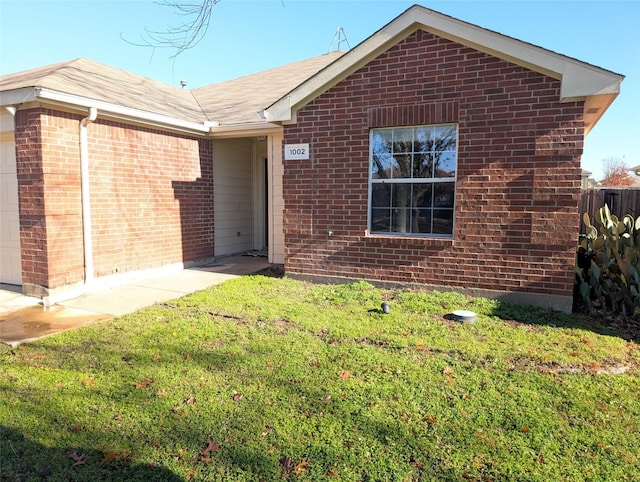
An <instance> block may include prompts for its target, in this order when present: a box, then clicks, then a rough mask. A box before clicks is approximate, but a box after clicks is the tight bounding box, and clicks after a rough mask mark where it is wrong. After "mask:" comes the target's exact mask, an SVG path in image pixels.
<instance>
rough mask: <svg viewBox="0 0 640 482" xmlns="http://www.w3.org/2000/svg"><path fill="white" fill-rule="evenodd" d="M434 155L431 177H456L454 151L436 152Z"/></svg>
mask: <svg viewBox="0 0 640 482" xmlns="http://www.w3.org/2000/svg"><path fill="white" fill-rule="evenodd" d="M434 156H435V160H434V169H433V177H456V155H455V152H450V151H445V152H436V153H435V154H434Z"/></svg>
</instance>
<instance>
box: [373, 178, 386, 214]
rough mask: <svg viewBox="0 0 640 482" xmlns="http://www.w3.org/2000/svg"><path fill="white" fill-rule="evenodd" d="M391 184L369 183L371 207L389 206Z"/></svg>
mask: <svg viewBox="0 0 640 482" xmlns="http://www.w3.org/2000/svg"><path fill="white" fill-rule="evenodd" d="M390 202H391V184H383V183H379V182H377V183H375V184H372V185H371V207H373V208H388V207H389V206H391V204H390Z"/></svg>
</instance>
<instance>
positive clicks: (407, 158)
mask: <svg viewBox="0 0 640 482" xmlns="http://www.w3.org/2000/svg"><path fill="white" fill-rule="evenodd" d="M393 159H394V160H395V163H394V166H393V176H392V177H393V178H394V179H400V178H404V179H406V178H410V177H411V154H401V155H398V154H396V155H395V156H393Z"/></svg>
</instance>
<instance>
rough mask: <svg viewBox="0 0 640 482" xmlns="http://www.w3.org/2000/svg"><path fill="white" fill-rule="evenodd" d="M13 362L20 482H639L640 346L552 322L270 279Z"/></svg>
mask: <svg viewBox="0 0 640 482" xmlns="http://www.w3.org/2000/svg"><path fill="white" fill-rule="evenodd" d="M383 300H388V301H390V303H391V313H390V314H388V315H385V314H382V313H381V311H380V309H379V308H380V303H381V302H382V301H383ZM455 309H467V310H473V311H475V312H476V313H478V321H477V322H476V323H473V324H469V323H457V322H454V321H449V320H448V319H447V317H446V316H445V315H446V314H447V313H450V312H451V311H452V310H455ZM0 363H1V368H2V369H1V371H0V391H1V393H0V480H3V481H4V480H7V481H9V480H11V481H13V480H26V481H28V480H33V481H41V480H47V481H54V480H55V481H58V480H60V481H62V480H64V481H67V480H78V481H103V480H114V481H121V480H128V481H145V482H146V481H154V480H158V481H160V480H162V481H179V480H213V481H215V480H221V481H222V480H224V481H236V480H237V481H242V480H246V481H259V480H265V481H270V480H313V481H316V480H319V481H320V480H328V481H333V480H344V481H360V480H362V481H374V480H375V481H378V480H379V481H394V480H398V481H414V480H424V481H431V480H451V481H457V480H495V481H500V480H514V481H515V480H517V481H528V480H531V481H534V480H535V481H545V482H546V481H552V480H553V481H562V480H566V481H579V480H593V481H604V480H611V481H622V480H640V476H639V475H638V474H640V400H639V397H638V395H639V390H640V389H639V387H640V383H639V382H640V376H639V375H638V373H639V372H638V368H639V367H640V347H639V345H638V344H636V343H634V342H630V341H625V340H624V339H622V338H620V337H617V336H615V334H613V333H609V332H607V331H606V330H605V329H604V328H602V327H599V326H594V325H589V324H588V323H587V322H586V321H584V320H583V319H582V318H580V317H571V316H568V315H562V314H558V313H553V312H550V311H548V310H540V309H535V308H531V307H516V306H511V305H506V304H503V303H499V302H496V301H489V300H485V299H471V298H466V297H464V296H462V295H459V294H455V293H419V292H414V291H383V290H379V289H376V288H374V287H373V286H371V285H369V284H367V283H364V282H360V283H353V284H350V285H341V286H324V285H311V284H306V283H302V282H298V281H293V280H289V279H286V278H285V279H276V278H269V277H263V276H252V277H244V278H240V279H237V280H233V281H229V282H226V283H224V284H222V285H219V286H217V287H214V288H211V289H208V290H205V291H201V292H199V293H196V294H194V295H192V296H189V297H185V298H182V299H180V300H176V301H173V302H171V303H167V304H162V305H156V306H153V307H151V308H148V309H145V310H142V311H140V312H137V313H134V314H131V315H129V316H124V317H120V318H117V319H113V320H110V321H105V322H99V323H95V324H93V325H90V326H88V327H85V328H82V329H78V330H75V331H72V332H67V333H64V334H61V335H56V336H52V337H49V338H46V339H43V340H41V341H39V342H37V343H32V344H29V345H27V346H22V347H19V348H15V349H11V348H9V347H5V346H3V347H2V348H0ZM618 371H623V372H624V373H621V374H616V372H618Z"/></svg>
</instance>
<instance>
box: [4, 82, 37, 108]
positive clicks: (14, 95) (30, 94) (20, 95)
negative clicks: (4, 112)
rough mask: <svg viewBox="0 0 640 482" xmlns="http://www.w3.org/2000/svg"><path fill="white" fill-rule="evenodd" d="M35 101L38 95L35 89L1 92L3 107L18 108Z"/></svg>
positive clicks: (27, 88)
mask: <svg viewBox="0 0 640 482" xmlns="http://www.w3.org/2000/svg"><path fill="white" fill-rule="evenodd" d="M34 100H36V93H35V89H34V88H33V87H23V88H21V89H15V90H7V91H4V92H0V105H2V106H11V105H13V106H17V105H20V104H26V103H27V102H33V101H34Z"/></svg>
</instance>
